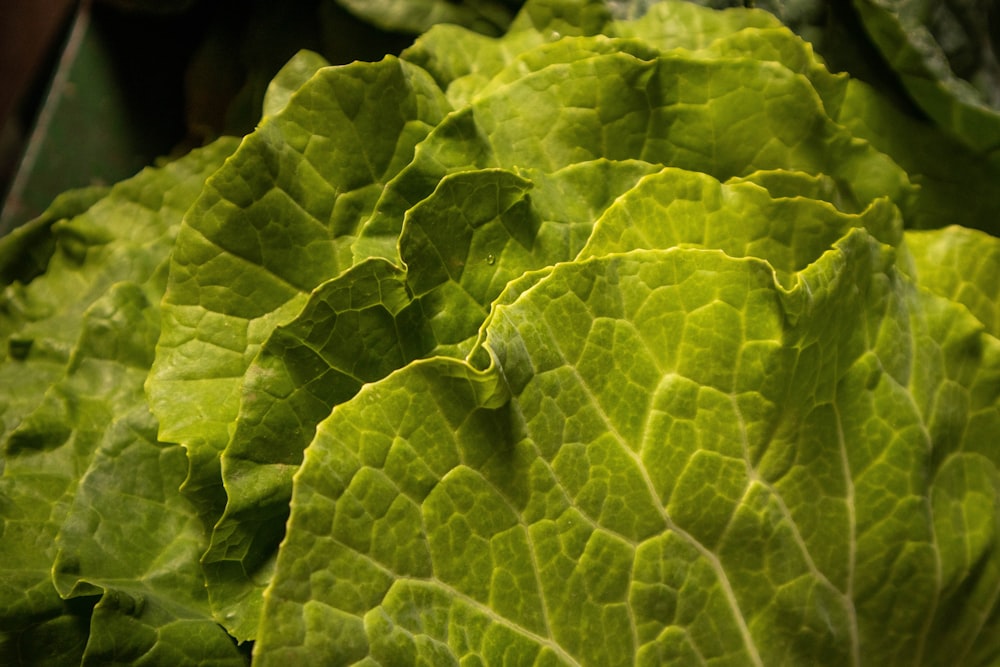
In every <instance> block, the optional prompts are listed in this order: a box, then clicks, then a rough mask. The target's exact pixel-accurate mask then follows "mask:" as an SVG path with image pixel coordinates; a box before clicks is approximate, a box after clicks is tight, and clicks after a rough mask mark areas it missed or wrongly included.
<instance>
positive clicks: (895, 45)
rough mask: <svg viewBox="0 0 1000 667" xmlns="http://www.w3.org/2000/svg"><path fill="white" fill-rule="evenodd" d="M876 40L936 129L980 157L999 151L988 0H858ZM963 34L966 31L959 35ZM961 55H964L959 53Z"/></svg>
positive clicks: (999, 73) (997, 66)
mask: <svg viewBox="0 0 1000 667" xmlns="http://www.w3.org/2000/svg"><path fill="white" fill-rule="evenodd" d="M853 4H854V7H855V8H856V9H857V11H858V14H859V15H860V17H861V21H862V23H863V24H864V27H865V29H866V30H867V32H868V35H869V36H870V38H871V40H872V41H873V42H874V43H875V45H876V46H877V47H878V48H879V50H880V51H881V52H882V54H883V56H884V57H885V59H886V60H887V61H888V62H889V65H890V66H891V67H892V69H893V70H895V71H896V72H897V74H898V75H899V78H900V80H901V81H902V83H903V85H904V86H905V88H906V90H907V92H908V93H909V94H910V96H911V97H912V98H913V100H914V101H915V102H916V103H917V105H919V106H920V108H921V109H922V110H923V111H924V112H925V113H927V115H928V116H930V117H931V118H932V119H933V120H934V121H935V123H936V124H938V125H939V126H940V127H942V128H944V129H945V130H946V131H948V132H950V133H951V134H952V135H953V136H954V137H956V138H957V139H958V140H959V141H961V142H962V143H963V144H965V145H966V146H967V147H968V148H970V149H971V150H973V151H974V152H976V153H979V154H992V153H995V152H996V150H997V149H998V148H1000V99H998V97H997V95H998V93H997V83H998V82H1000V63H998V62H997V56H996V53H995V46H994V41H993V40H994V37H993V35H992V34H991V30H993V27H992V23H991V22H992V21H993V20H994V19H993V17H992V16H991V14H992V9H991V4H990V3H989V2H979V1H976V0H972V1H964V0H959V1H951V2H942V3H939V4H940V7H939V6H938V3H935V4H933V5H932V4H929V3H922V2H914V1H913V0H902V1H898V2H887V1H886V0H855V2H854V3H853ZM963 32H964V34H962V33H963ZM959 51H961V52H962V53H959Z"/></svg>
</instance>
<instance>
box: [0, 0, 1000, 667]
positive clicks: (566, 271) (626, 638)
mask: <svg viewBox="0 0 1000 667" xmlns="http://www.w3.org/2000/svg"><path fill="white" fill-rule="evenodd" d="M500 4H502V3H498V4H497V5H496V7H498V8H499V6H500ZM779 4H780V3H779ZM382 5H384V6H385V14H384V15H383V14H381V11H382V10H381V9H379V12H380V15H382V16H384V17H385V18H386V20H392V21H401V22H405V21H409V20H411V19H412V17H409V18H407V17H406V16H403V15H402V14H400V15H396V14H393V12H394V11H396V10H400V11H403V10H406V11H409V12H416V13H417V14H420V13H421V12H425V11H426V12H427V13H425V14H421V16H422V17H423V18H420V21H418V24H419V25H418V27H415V28H410V29H413V30H422V29H424V27H426V22H430V23H437V21H438V20H439V19H438V18H433V17H435V16H438V15H436V14H433V13H432V11H431V6H432V5H433V7H434V8H436V9H434V11H437V10H439V9H440V10H443V9H448V10H449V11H450V10H454V11H459V10H464V9H471V8H478V9H477V11H478V10H479V9H482V8H487V9H489V11H493V9H492V8H493V7H494V5H492V4H488V3H479V4H476V3H461V4H454V3H424V4H418V3H411V4H406V5H404V4H403V3H389V2H387V3H379V4H378V5H377V6H376V4H372V5H370V7H369V9H372V10H374V9H377V8H378V7H382ZM425 5H426V6H425ZM366 6H368V5H366ZM803 7H805V5H803ZM779 9H781V11H776V12H775V14H771V13H768V12H764V11H760V10H750V9H745V8H738V9H729V10H725V11H716V10H713V9H709V8H705V7H700V6H698V5H696V4H693V3H688V2H682V1H680V0H665V1H663V2H647V1H642V2H639V1H637V2H632V3H621V2H607V3H605V2H602V1H599V0H529V2H528V3H527V4H525V6H524V8H523V9H522V11H521V12H520V13H519V14H518V15H517V17H516V18H514V19H513V21H512V22H510V27H509V29H508V30H507V31H506V33H505V34H503V35H502V36H499V37H495V36H488V35H486V34H482V33H477V32H472V31H470V30H469V29H467V28H464V27H460V26H458V25H449V24H437V25H434V26H433V27H430V28H429V29H427V30H426V31H425V32H424V33H423V34H421V35H420V36H419V37H418V38H417V39H416V41H415V42H414V43H413V45H412V46H411V47H410V48H408V49H407V50H406V51H404V52H403V53H402V54H401V55H400V56H399V57H395V56H387V57H385V58H384V59H382V60H379V61H377V62H354V63H351V64H349V65H344V66H336V67H333V66H329V65H328V64H327V61H326V60H324V59H323V58H322V57H321V56H319V55H318V54H315V53H312V52H308V51H303V52H301V53H299V54H298V55H297V56H296V57H295V58H294V59H292V60H291V61H290V62H289V63H288V64H287V65H286V66H285V67H284V68H283V69H282V70H281V71H280V72H279V73H278V75H277V76H276V77H275V78H274V80H273V81H272V82H271V84H270V86H269V87H268V91H267V95H266V97H265V99H264V104H263V117H262V119H261V121H260V122H259V124H258V125H257V128H256V129H255V130H254V131H253V132H252V133H251V134H249V135H248V136H246V137H245V138H244V139H243V140H242V141H240V142H236V141H233V140H228V139H226V140H220V141H219V142H218V143H216V144H213V145H211V146H209V147H207V148H205V149H202V150H201V151H198V152H194V153H192V154H190V155H188V156H186V157H184V158H180V159H178V160H177V161H175V162H173V163H170V164H168V165H167V166H165V167H161V168H159V169H156V170H149V171H147V172H144V173H143V174H140V175H138V176H137V177H135V178H134V179H132V180H131V181H127V182H125V183H122V184H119V185H118V186H115V188H113V189H112V190H110V191H109V192H107V193H105V192H83V193H78V194H76V195H74V196H67V197H65V198H63V199H61V200H59V201H57V202H56V203H55V204H54V205H53V208H52V209H51V210H50V212H49V213H48V214H47V215H46V216H45V217H43V218H41V219H39V220H38V221H36V222H34V223H32V225H31V226H29V227H27V228H25V229H24V230H23V231H21V232H19V233H18V234H15V235H12V236H10V237H8V238H7V239H3V241H2V242H0V262H2V266H0V269H2V272H3V275H4V277H5V279H6V280H7V282H8V286H7V288H6V291H5V292H4V293H3V301H2V311H0V312H2V316H0V332H2V335H3V339H4V341H5V345H4V347H3V355H4V356H3V357H2V358H0V383H2V384H3V392H4V394H3V395H4V396H6V397H9V398H8V400H6V401H5V403H4V405H3V409H2V412H0V427H2V431H0V436H2V443H3V452H4V458H3V468H2V472H3V477H2V478H0V482H2V484H0V503H2V505H0V506H2V507H3V508H4V509H3V518H4V523H3V532H2V533H0V553H2V556H3V559H2V561H0V562H2V565H0V567H3V568H4V572H5V576H4V578H3V582H4V583H3V587H2V588H0V600H2V604H0V608H3V609H8V610H9V611H7V612H4V613H3V615H2V616H0V633H2V634H0V649H2V650H0V653H3V654H4V655H11V656H15V657H14V659H13V660H11V661H10V662H11V663H12V664H22V663H30V662H36V661H39V662H40V661H43V659H44V660H46V661H48V662H50V663H54V664H62V663H66V664H71V663H76V662H80V661H81V660H82V661H83V662H89V663H98V664H115V663H123V664H125V663H128V664H150V665H158V664H171V665H174V664H196V663H197V664H202V663H206V662H207V663H213V664H214V663H218V664H228V663H233V664H244V663H245V662H246V661H247V660H249V659H250V658H251V657H252V660H253V662H254V663H259V664H264V665H266V664H289V663H292V664H298V663H308V664H313V663H316V664H344V665H347V664H434V665H439V664H463V665H472V664H483V665H486V664H516V665H520V664H535V663H544V664H553V665H554V664H567V665H576V664H587V665H618V664H620V665H630V664H673V663H678V664H700V663H712V664H732V665H746V664H757V665H781V664H790V665H797V664H831V665H840V664H845V665H860V664H877V665H886V664H889V665H892V664H928V665H933V664H954V663H955V662H956V661H957V662H958V663H960V664H970V665H988V664H995V662H996V660H997V657H998V656H1000V640H998V639H997V637H1000V632H998V631H1000V596H998V591H1000V549H998V544H997V539H998V537H1000V511H998V510H1000V506H998V503H1000V496H998V490H1000V469H998V466H1000V451H998V450H997V449H996V446H995V444H994V443H995V439H996V434H997V433H998V432H1000V292H998V287H997V286H998V281H1000V239H998V237H997V233H998V231H1000V229H998V225H997V219H998V218H997V214H1000V193H998V192H997V191H996V189H995V188H993V187H991V184H992V183H995V182H996V178H997V177H998V176H1000V163H997V162H996V158H995V156H994V155H992V154H990V153H989V151H984V150H980V148H981V147H977V146H971V145H969V142H967V141H964V142H963V141H962V140H961V138H956V137H955V136H954V134H953V131H954V127H952V126H950V125H948V124H945V123H940V121H939V119H936V118H934V117H933V116H932V119H933V120H927V119H922V118H917V117H913V116H910V115H907V114H906V113H905V112H904V111H902V110H900V108H898V107H897V106H895V105H894V104H893V103H892V101H891V100H889V99H887V98H886V97H885V96H883V95H882V93H881V92H880V91H879V90H878V89H876V88H874V87H873V86H872V85H870V84H865V83H862V82H860V81H859V80H857V79H855V78H852V77H850V76H848V75H846V74H844V73H836V72H831V71H830V70H829V69H828V68H827V66H826V64H825V62H824V61H823V59H822V58H820V57H819V56H817V55H816V52H815V51H814V50H813V48H812V46H811V45H810V44H809V43H808V42H806V41H804V40H803V39H802V38H801V37H799V36H798V35H797V34H796V33H795V32H793V31H791V30H790V29H789V28H787V27H785V26H784V25H782V23H781V21H780V18H781V17H785V18H787V17H786V16H785V13H783V12H786V10H787V11H788V12H791V11H792V9H793V8H792V7H791V6H790V5H789V6H787V7H786V6H785V5H781V6H780V7H779ZM806 9H808V8H806ZM483 11H486V9H483ZM498 11H499V10H498ZM803 11H805V10H803ZM786 13H787V12H786ZM807 13H808V12H807ZM415 15H416V14H414V16H415ZM791 15H792V14H788V16H791ZM796 16H798V14H796ZM428 17H431V18H428ZM421 21H422V22H421ZM465 22H466V23H468V22H467V21H465ZM401 25H402V24H397V25H396V27H400V26H401ZM473 25H475V23H474V22H473ZM493 25H495V26H499V25H506V21H504V22H503V23H502V24H501V22H500V21H499V19H498V20H497V22H495V23H493ZM483 30H484V32H490V31H489V30H487V29H485V28H483ZM934 121H938V122H937V123H935V122H934ZM977 131H978V130H977ZM977 136H978V135H977ZM983 138H984V140H986V139H987V138H988V137H983ZM28 249H30V251H31V252H30V254H28V255H25V254H24V253H25V252H26V250H28ZM38 545H43V546H44V548H43V549H42V551H39V549H38ZM52 637H58V640H57V641H54V640H52V639H51V638H52Z"/></svg>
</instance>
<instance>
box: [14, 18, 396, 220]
mask: <svg viewBox="0 0 1000 667" xmlns="http://www.w3.org/2000/svg"><path fill="white" fill-rule="evenodd" d="M4 3H5V4H4V10H3V12H2V14H0V136H2V139H0V235H2V234H4V233H6V232H8V231H10V230H11V229H13V228H14V227H16V226H17V225H19V224H22V223H23V222H25V221H27V220H30V219H31V218H33V217H35V216H37V215H39V214H40V213H42V212H43V211H44V210H45V208H46V207H47V206H48V205H49V203H50V202H51V201H52V199H53V198H54V197H55V196H56V195H57V194H59V193H61V192H63V191H65V190H68V189H71V188H78V187H85V186H93V185H96V186H101V185H110V184H113V183H115V182H117V181H119V180H122V179H124V178H127V177H128V176H131V175H132V174H134V173H136V172H137V171H139V170H140V169H141V168H142V167H144V166H146V165H149V164H152V163H154V162H156V161H157V160H158V159H168V158H169V157H171V156H176V155H180V154H183V153H184V152H185V151H187V150H189V149H190V148H193V147H195V146H199V145H203V144H205V143H207V142H209V141H211V140H212V139H214V138H216V137H217V136H219V135H220V134H233V135H240V136H242V135H245V134H247V133H249V132H250V131H251V130H252V129H253V126H254V125H255V123H256V122H257V120H258V116H259V113H260V103H261V101H262V100H263V96H264V91H265V89H266V86H267V83H268V82H269V81H270V79H271V78H272V77H273V76H274V74H275V73H276V72H277V71H278V69H279V68H280V67H281V66H282V65H283V64H284V63H285V62H286V61H287V60H288V59H289V58H291V56H292V55H294V54H295V52H296V51H298V50H299V49H303V48H305V49H311V50H314V51H317V52H319V53H321V54H322V55H324V56H325V57H326V58H327V60H329V61H330V62H331V63H334V64H337V63H345V62H350V61H352V60H356V59H379V58H381V57H383V56H384V55H385V54H386V53H398V52H399V51H400V50H402V49H403V48H404V47H405V46H406V45H407V44H409V43H410V42H411V41H412V39H413V38H412V36H410V35H402V34H393V33H388V32H385V31H381V30H378V29H376V28H374V27H373V26H371V25H369V24H367V23H363V22H362V21H360V20H358V19H356V18H355V17H353V16H351V15H349V14H348V13H347V12H346V11H345V10H344V9H342V8H341V7H340V6H339V5H338V4H337V3H336V2H335V1H334V0H283V1H282V2H274V1H273V0H4Z"/></svg>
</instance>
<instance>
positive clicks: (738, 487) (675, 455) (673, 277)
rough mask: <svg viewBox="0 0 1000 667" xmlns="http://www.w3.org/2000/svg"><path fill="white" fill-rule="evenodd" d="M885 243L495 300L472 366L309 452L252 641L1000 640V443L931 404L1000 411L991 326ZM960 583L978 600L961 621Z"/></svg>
mask: <svg viewBox="0 0 1000 667" xmlns="http://www.w3.org/2000/svg"><path fill="white" fill-rule="evenodd" d="M891 258H892V254H891V253H889V252H886V250H885V248H884V246H881V245H880V244H878V243H877V242H875V241H874V240H873V239H872V238H871V237H870V236H868V235H867V234H866V233H864V232H860V231H856V232H852V233H849V234H848V235H847V236H846V237H845V238H844V240H843V241H841V242H839V243H837V244H836V247H835V249H834V250H831V251H829V252H826V253H824V254H823V255H821V256H820V257H819V259H818V260H817V261H816V262H815V263H814V264H811V265H810V266H808V267H807V268H805V269H804V270H803V271H801V272H800V273H799V274H798V278H799V279H798V281H797V285H796V287H795V288H793V289H792V290H791V291H787V290H786V289H785V288H782V287H781V286H779V285H778V284H777V283H775V281H774V278H773V275H772V270H771V268H770V266H769V265H767V264H766V263H764V262H762V261H760V260H757V259H752V258H747V259H734V258H730V257H727V256H725V255H723V254H721V253H719V252H717V251H705V250H694V249H689V250H682V249H675V250H670V251H636V252H632V253H628V254H625V255H611V256H607V257H604V258H596V259H593V260H590V261H585V262H576V263H573V264H564V265H560V266H558V267H556V268H555V269H553V270H552V271H551V272H550V273H549V275H547V276H546V277H544V278H542V279H541V280H540V281H538V282H537V283H536V284H535V285H534V286H533V287H530V288H529V289H528V290H527V291H525V292H523V293H522V294H521V295H520V296H519V297H518V298H516V299H514V300H513V302H512V303H510V304H508V305H505V306H502V307H499V308H498V309H497V310H496V312H495V313H494V316H493V318H492V319H491V321H490V323H489V324H488V326H487V328H486V330H485V339H484V350H485V352H486V353H488V355H489V358H491V359H492V363H491V364H490V365H489V366H487V367H486V368H484V369H483V370H477V369H476V368H474V367H473V366H470V365H469V364H468V363H466V362H461V361H457V360H456V361H451V360H446V359H439V360H429V361H427V362H420V363H415V364H411V365H410V366H408V367H407V368H406V369H404V370H402V371H400V372H398V373H396V374H394V375H392V376H390V377H389V378H388V379H387V380H385V381H383V382H380V383H376V384H374V385H369V386H368V387H366V388H365V389H363V390H362V391H361V393H359V394H358V395H357V396H356V397H355V398H354V399H352V400H351V401H349V402H348V403H346V404H344V405H342V406H340V407H338V408H336V409H335V410H334V411H333V413H332V415H331V417H330V418H329V419H328V420H327V421H326V422H324V423H323V424H322V425H321V427H320V429H319V432H318V434H317V439H316V440H315V441H314V443H313V444H312V445H311V446H310V448H309V450H308V451H307V453H306V458H305V462H304V464H303V467H302V470H301V472H300V473H299V475H298V476H297V478H296V487H295V494H294V497H293V502H292V515H291V519H290V523H289V532H288V536H287V538H286V542H285V545H284V547H283V550H282V552H281V554H280V555H279V560H278V570H277V573H276V576H275V579H274V582H273V583H272V586H271V588H270V589H269V591H268V594H267V597H266V606H265V613H266V614H267V617H268V619H269V622H268V623H267V624H266V626H265V627H263V628H262V634H261V636H260V640H259V642H258V645H257V649H256V651H257V653H256V659H257V661H259V662H261V663H262V664H271V663H272V662H273V663H278V662H280V661H286V662H287V661H289V660H291V661H294V660H295V659H297V658H299V657H301V656H305V655H309V656H311V657H316V658H318V657H320V656H322V658H321V659H323V660H324V661H325V662H328V663H329V664H355V663H378V664H384V663H387V662H389V663H391V662H406V663H416V662H420V661H427V662H430V663H433V664H448V663H454V664H458V662H459V661H473V662H477V663H481V664H493V663H499V662H501V661H503V660H513V661H514V662H525V663H534V662H545V663H546V664H601V665H610V664H636V663H638V664H664V663H669V662H670V661H672V660H673V661H681V662H684V661H709V660H710V661H713V662H717V663H719V664H769V665H770V664H802V663H809V662H822V663H824V664H847V663H851V662H854V663H857V662H863V663H865V664H886V663H896V662H905V661H912V660H916V661H919V660H920V659H921V657H925V658H927V659H928V660H929V661H930V662H935V661H937V660H938V659H940V657H942V655H946V653H939V651H942V650H944V649H942V648H941V646H940V645H939V644H938V643H937V642H936V641H935V637H936V636H949V635H952V636H951V637H950V639H953V640H955V642H954V643H952V644H949V645H951V646H965V647H968V649H969V650H970V651H973V652H974V651H975V650H976V647H977V646H978V645H979V644H978V643H977V640H976V637H977V635H978V636H980V637H981V639H982V640H983V641H984V642H985V645H986V646H987V647H988V646H991V645H992V644H991V642H992V640H991V634H990V633H989V632H988V631H987V630H986V629H985V628H986V627H992V626H993V625H994V624H995V623H996V616H997V614H996V607H995V600H994V601H993V602H990V598H989V597H988V594H989V593H990V592H995V591H996V590H997V585H998V583H1000V580H998V579H997V570H996V556H995V555H994V553H993V550H992V547H991V545H992V543H993V536H994V535H995V528H996V521H997V519H996V507H995V505H996V496H995V490H994V489H995V483H996V479H997V477H996V475H997V470H996V467H995V466H996V463H997V460H996V459H997V457H996V453H995V452H991V451H988V450H987V451H983V450H982V449H977V447H976V446H975V445H974V444H973V443H974V442H975V441H974V439H972V438H970V439H969V440H964V439H962V438H958V439H955V438H954V437H951V436H949V435H948V434H954V433H956V432H959V431H956V430H955V429H954V428H949V429H947V430H946V431H943V432H939V430H938V429H937V428H935V426H936V425H937V424H938V420H939V419H940V418H942V417H943V416H944V415H943V412H942V411H949V410H954V409H955V408H957V407H958V406H960V405H962V404H963V403H964V404H965V405H966V406H967V407H968V409H967V410H964V411H963V410H959V413H960V414H956V413H951V414H950V415H949V416H950V418H951V419H961V420H962V422H964V423H965V424H966V425H968V426H970V427H971V426H972V425H974V424H977V423H980V424H983V423H988V424H990V425H991V428H996V426H997V424H998V421H997V419H998V416H1000V415H998V412H997V405H998V403H997V387H996V385H995V384H993V385H992V386H991V383H992V382H995V379H996V378H997V372H998V368H997V366H996V364H997V361H998V360H1000V358H998V357H997V352H998V351H1000V348H998V342H997V341H996V339H994V338H992V337H990V336H988V335H985V334H984V333H983V332H982V329H981V327H979V326H978V324H976V323H975V321H974V320H972V319H971V318H969V317H968V316H967V315H963V313H962V311H961V310H959V309H956V308H954V307H953V306H950V305H948V304H947V302H943V301H940V300H937V299H936V298H935V297H930V296H928V295H925V294H922V293H921V292H919V291H916V290H914V288H913V286H912V284H910V283H909V281H908V280H906V279H905V278H904V277H902V276H901V275H900V274H899V273H897V272H896V271H895V270H894V269H893V268H892V259H891ZM901 339H902V340H901ZM901 350H904V351H901ZM934 359H937V360H938V361H932V360H934ZM963 360H964V361H963ZM970 362H971V366H973V367H975V368H977V369H979V370H978V371H974V372H973V373H972V374H971V375H968V374H965V373H964V372H963V371H961V370H958V367H959V366H962V365H963V364H964V365H966V367H967V368H969V367H970V366H969V364H970ZM983 362H985V364H984V363H983ZM956 370H957V371H958V375H955V372H956ZM945 379H947V380H948V381H949V382H951V383H953V385H954V391H955V393H954V394H953V395H952V396H950V397H948V398H947V399H945V398H944V397H939V398H938V400H937V404H936V405H933V404H932V403H933V402H928V401H926V399H927V398H928V397H929V395H930V394H933V393H934V392H933V390H932V388H933V387H937V386H939V385H940V383H941V382H942V380H945ZM944 402H951V406H950V407H946V406H945V405H942V403H944ZM950 426H951V427H954V426H956V424H955V423H954V422H953V423H952V424H950ZM925 498H930V499H931V502H930V503H928V502H927V501H926V500H925ZM956 556H958V557H956ZM974 563H981V564H985V567H982V566H980V567H974V566H973V564H974ZM306 572H308V573H310V574H309V575H308V576H307V579H308V581H309V582H310V583H309V585H308V586H303V585H302V582H303V576H304V573H306ZM342 572H351V573H352V576H350V577H343V576H340V574H339V573H342ZM969 589H976V590H981V591H982V592H983V597H982V602H981V603H980V602H978V601H977V604H976V605H974V609H972V610H970V611H969V613H968V614H967V615H965V616H964V617H963V618H960V619H956V618H955V617H953V616H952V615H951V611H950V609H951V604H952V603H953V601H954V602H958V601H959V600H962V599H966V598H965V591H966V590H969ZM981 605H984V606H981ZM793 619H794V620H793ZM886 619H890V622H887V621H886ZM986 619H988V622H987V625H986V626H985V627H984V626H983V625H982V621H984V620H986ZM928 628H933V629H934V630H935V633H934V634H930V635H929V634H928ZM889 629H891V631H887V630H889ZM938 633H940V634H938Z"/></svg>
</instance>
